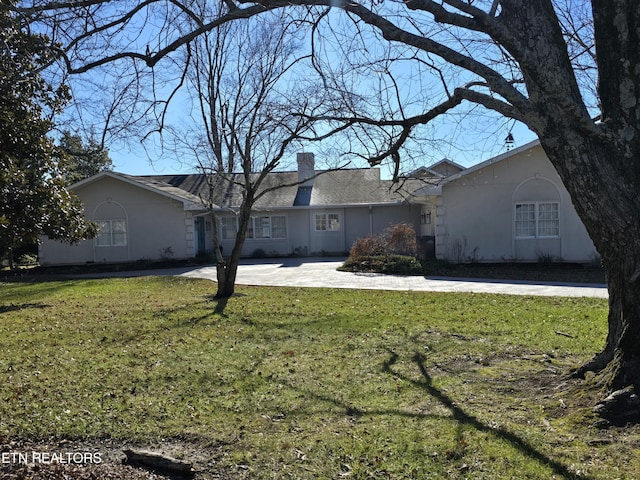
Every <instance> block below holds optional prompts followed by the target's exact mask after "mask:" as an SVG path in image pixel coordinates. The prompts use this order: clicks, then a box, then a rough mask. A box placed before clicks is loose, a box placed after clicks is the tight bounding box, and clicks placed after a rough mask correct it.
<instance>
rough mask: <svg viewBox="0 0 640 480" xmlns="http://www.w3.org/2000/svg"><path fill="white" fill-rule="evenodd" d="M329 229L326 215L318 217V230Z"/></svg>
mask: <svg viewBox="0 0 640 480" xmlns="http://www.w3.org/2000/svg"><path fill="white" fill-rule="evenodd" d="M326 229H327V216H326V215H325V214H324V213H321V214H317V215H316V230H326Z"/></svg>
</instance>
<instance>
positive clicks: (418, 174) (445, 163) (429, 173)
mask: <svg viewBox="0 0 640 480" xmlns="http://www.w3.org/2000/svg"><path fill="white" fill-rule="evenodd" d="M464 169H465V167H463V166H462V165H459V164H457V163H456V162H454V161H452V160H449V159H448V158H443V159H442V160H440V161H439V162H436V163H434V164H433V165H431V166H429V167H419V168H417V169H415V170H413V171H412V172H410V173H409V174H407V175H406V176H407V177H409V178H411V177H413V178H423V177H440V178H444V177H448V176H450V175H454V174H456V173H458V172H461V171H462V170H464Z"/></svg>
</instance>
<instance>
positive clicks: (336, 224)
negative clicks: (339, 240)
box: [315, 213, 342, 232]
mask: <svg viewBox="0 0 640 480" xmlns="http://www.w3.org/2000/svg"><path fill="white" fill-rule="evenodd" d="M331 217H334V218H335V219H334V220H333V221H332V219H331ZM318 220H320V222H318ZM315 230H316V232H339V231H341V230H342V220H341V218H340V214H339V213H316V216H315Z"/></svg>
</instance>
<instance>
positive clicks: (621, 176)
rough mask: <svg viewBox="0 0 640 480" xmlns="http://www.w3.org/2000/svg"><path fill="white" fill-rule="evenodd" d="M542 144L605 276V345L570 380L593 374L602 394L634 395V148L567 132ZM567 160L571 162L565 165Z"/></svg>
mask: <svg viewBox="0 0 640 480" xmlns="http://www.w3.org/2000/svg"><path fill="white" fill-rule="evenodd" d="M574 133H575V132H574ZM542 144H543V147H544V148H545V151H546V152H547V155H548V156H549V158H550V159H551V161H552V163H554V165H555V166H556V169H557V170H558V173H559V174H560V176H561V178H562V180H563V182H564V184H565V186H566V188H567V190H568V191H569V193H570V194H571V197H572V198H573V199H574V205H575V207H576V209H577V211H578V214H579V215H580V218H581V219H582V221H583V223H584V225H585V227H586V228H587V231H588V232H589V234H590V236H591V238H592V239H593V240H594V243H595V246H596V248H597V250H598V252H599V253H600V255H601V256H602V261H603V265H604V267H605V269H606V272H607V285H608V291H609V316H608V326H609V331H608V336H607V339H606V343H605V346H604V348H603V350H602V351H601V352H600V353H599V354H598V355H596V356H595V357H594V359H593V360H591V361H590V362H588V363H587V364H586V365H584V366H582V367H581V368H579V369H578V370H576V372H575V374H576V375H577V376H584V374H585V373H586V372H587V371H593V372H596V373H598V384H599V385H600V386H602V387H603V388H604V389H605V390H606V391H616V390H620V389H623V388H625V387H628V386H634V387H635V388H636V389H637V390H638V391H640V195H638V185H640V181H639V178H640V177H639V175H638V170H640V169H639V167H638V165H637V162H638V161H637V159H638V158H640V156H639V155H640V148H637V147H636V148H630V146H629V145H628V144H627V145H626V148H624V149H620V148H618V146H617V145H616V144H615V141H614V142H598V141H589V140H585V139H584V138H583V137H582V138H579V136H578V135H572V133H571V132H565V134H564V135H563V136H562V137H559V136H558V137H556V138H555V139H551V141H549V140H543V141H542ZM568 155H571V156H572V158H574V159H576V160H575V161H571V162H569V161H567V156H568ZM612 158H615V159H616V160H617V161H615V162H612V161H611V159H612ZM558 159H562V161H558ZM596 172H597V173H596Z"/></svg>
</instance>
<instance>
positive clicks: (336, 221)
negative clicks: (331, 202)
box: [328, 213, 340, 232]
mask: <svg viewBox="0 0 640 480" xmlns="http://www.w3.org/2000/svg"><path fill="white" fill-rule="evenodd" d="M328 217H329V222H328V223H329V228H328V230H331V231H332V232H337V231H338V230H340V215H339V214H337V213H330V214H329V215H328Z"/></svg>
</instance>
